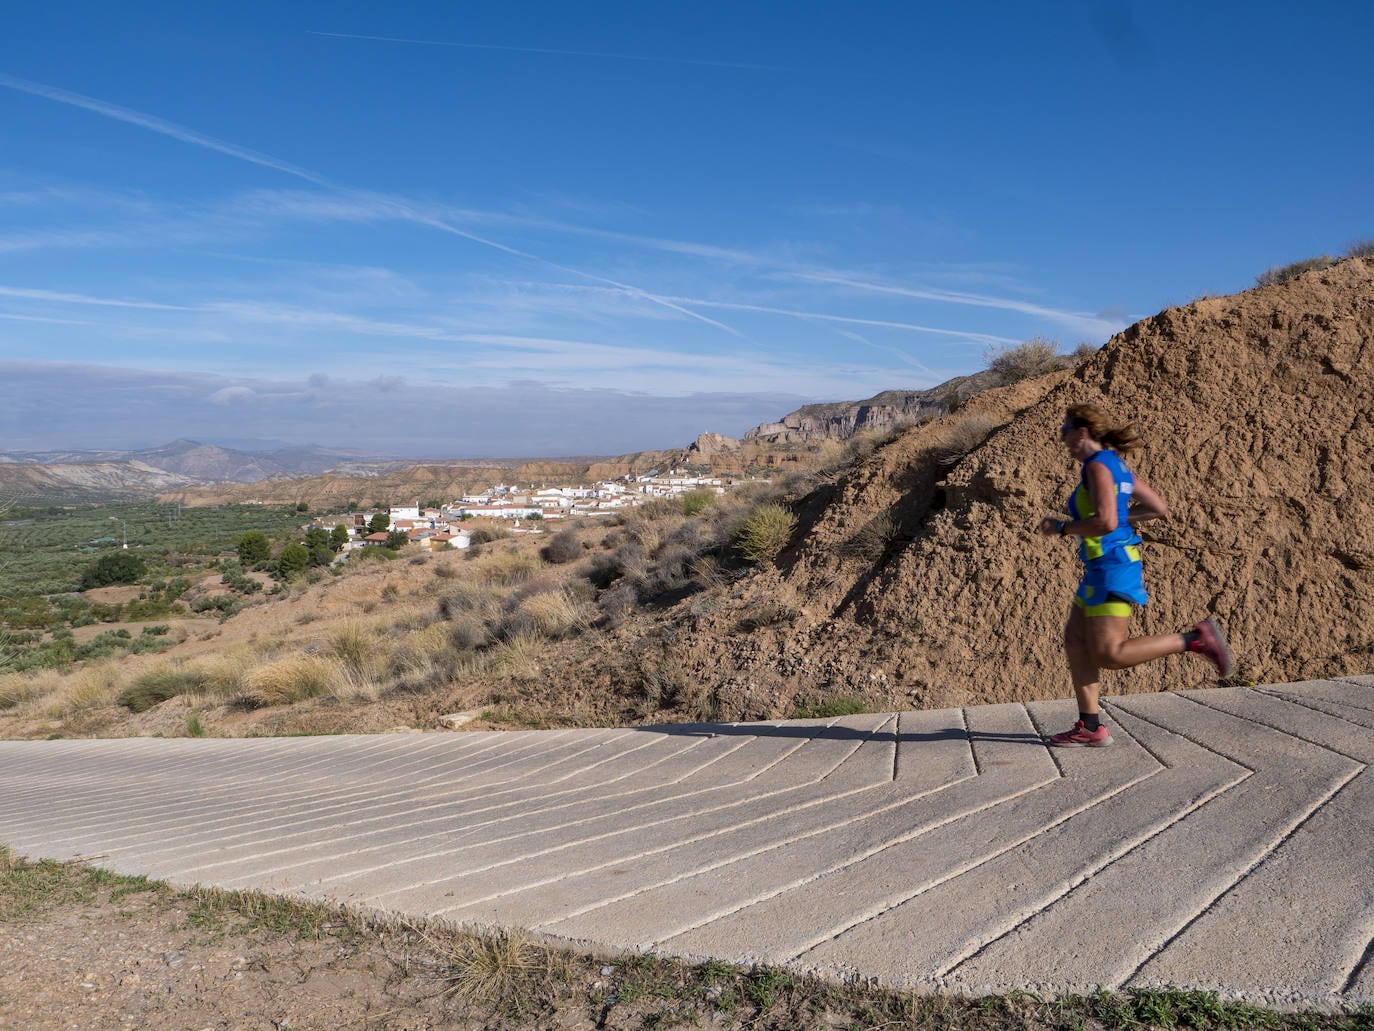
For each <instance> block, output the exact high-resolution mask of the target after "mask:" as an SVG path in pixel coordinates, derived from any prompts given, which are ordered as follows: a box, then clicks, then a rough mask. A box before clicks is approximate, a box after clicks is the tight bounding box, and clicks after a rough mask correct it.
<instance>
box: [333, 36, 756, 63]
mask: <svg viewBox="0 0 1374 1031" xmlns="http://www.w3.org/2000/svg"><path fill="white" fill-rule="evenodd" d="M310 35H312V36H327V37H329V38H331V39H358V40H367V41H370V42H375V43H405V44H410V45H412V46H425V47H455V48H459V49H462V50H503V51H506V52H508V53H514V54H548V55H553V56H557V57H596V58H605V59H609V60H614V61H643V62H648V63H651V64H687V65H697V66H704V67H708V68H742V69H746V70H749V71H770V72H771V71H781V69H779V68H776V67H774V66H773V65H766V64H750V63H748V62H744V61H713V60H709V59H706V58H692V57H663V56H656V55H652V54H613V53H605V52H602V51H597V50H555V49H552V48H550V47H514V46H501V45H498V44H495V43H456V42H452V41H449V40H441V39H405V38H400V37H397V36H363V35H357V34H355V33H351V32H315V31H311V33H310Z"/></svg>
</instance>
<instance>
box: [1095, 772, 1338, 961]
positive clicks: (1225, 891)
mask: <svg viewBox="0 0 1374 1031" xmlns="http://www.w3.org/2000/svg"><path fill="white" fill-rule="evenodd" d="M1361 772H1363V768H1361V769H1359V770H1352V771H1351V772H1350V773H1348V774H1347V775H1346V776H1345V777H1344V778H1343V779H1342V780H1341V781H1340V783H1338V784H1337V785H1336V786H1335V787H1334V788H1332V789H1331V790H1330V791H1328V792H1327V793H1326V794H1325V795H1323V796H1322V797H1321V798H1320V799H1318V800H1317V802H1316V803H1315V804H1314V805H1313V806H1312V807H1311V808H1310V809H1308V810H1307V812H1306V813H1304V814H1303V815H1302V817H1301V818H1300V819H1298V820H1297V821H1295V822H1294V824H1293V826H1292V827H1290V828H1288V830H1287V831H1286V832H1284V834H1283V835H1281V836H1280V837H1279V839H1278V840H1277V841H1275V842H1273V843H1272V844H1271V845H1270V846H1269V847H1268V848H1266V849H1265V850H1264V851H1263V852H1262V853H1261V854H1260V855H1259V856H1258V857H1257V858H1256V859H1255V861H1254V862H1253V863H1251V864H1250V865H1249V866H1248V867H1246V868H1245V869H1244V870H1242V871H1241V872H1240V874H1239V875H1238V876H1237V877H1235V878H1234V879H1233V880H1232V881H1231V883H1230V884H1228V885H1226V886H1225V887H1224V888H1222V889H1221V891H1219V892H1217V893H1216V895H1214V896H1213V897H1212V898H1211V899H1210V900H1209V901H1208V902H1207V904H1206V905H1204V906H1203V907H1202V908H1201V909H1199V910H1198V911H1197V912H1196V913H1194V914H1193V916H1192V917H1191V918H1189V919H1188V920H1186V921H1184V923H1183V924H1182V926H1180V927H1179V928H1178V930H1176V931H1175V932H1174V933H1173V934H1171V935H1170V936H1169V937H1168V938H1166V939H1165V940H1164V941H1163V942H1161V943H1160V944H1159V946H1158V947H1157V948H1155V949H1154V950H1153V951H1151V952H1150V954H1149V955H1147V956H1146V957H1145V958H1144V959H1142V960H1141V961H1140V962H1139V963H1138V964H1136V967H1135V969H1134V970H1132V971H1131V972H1130V973H1129V974H1127V975H1126V976H1125V977H1124V978H1122V979H1121V984H1123V985H1126V984H1130V983H1131V981H1133V980H1134V979H1135V978H1136V976H1137V975H1138V974H1139V973H1140V971H1141V970H1143V969H1144V968H1145V965H1146V964H1147V963H1149V962H1150V960H1152V959H1154V958H1155V957H1156V956H1158V955H1159V954H1160V953H1162V952H1163V951H1164V950H1165V949H1167V948H1168V947H1169V946H1170V945H1172V944H1173V943H1174V942H1176V941H1177V940H1178V939H1179V937H1180V936H1181V935H1183V934H1184V933H1185V932H1186V931H1187V930H1188V928H1190V927H1192V926H1193V925H1194V924H1195V923H1197V922H1198V921H1199V920H1201V919H1202V918H1203V917H1204V916H1206V915H1207V914H1208V913H1210V912H1211V911H1212V910H1213V909H1215V908H1216V907H1217V905H1218V903H1220V902H1221V900H1222V899H1224V898H1225V897H1226V896H1227V895H1229V894H1231V892H1233V891H1235V890H1236V889H1237V888H1238V887H1240V885H1242V884H1243V883H1245V881H1246V880H1248V879H1249V878H1250V876H1251V875H1252V874H1253V873H1254V872H1255V871H1256V870H1258V869H1259V868H1260V867H1261V866H1263V865H1264V864H1265V862H1266V861H1267V860H1268V859H1269V857H1270V856H1272V855H1273V854H1274V853H1275V852H1276V851H1278V850H1279V849H1280V848H1282V847H1283V845H1284V844H1285V843H1286V842H1287V841H1288V840H1289V839H1290V838H1292V837H1293V835H1295V834H1297V833H1298V831H1300V830H1302V828H1303V827H1304V826H1306V825H1307V823H1308V822H1309V821H1310V820H1311V819H1312V818H1313V817H1315V816H1316V815H1317V813H1319V812H1321V810H1322V808H1323V807H1324V806H1325V805H1326V804H1327V803H1328V802H1330V801H1331V800H1332V799H1333V798H1335V797H1336V796H1337V795H1339V794H1340V793H1341V792H1342V791H1344V790H1345V787H1346V785H1347V784H1349V783H1350V782H1351V781H1352V780H1354V779H1355V778H1356V777H1358V776H1359V775H1360V773H1361ZM1116 987H1119V985H1118V986H1116Z"/></svg>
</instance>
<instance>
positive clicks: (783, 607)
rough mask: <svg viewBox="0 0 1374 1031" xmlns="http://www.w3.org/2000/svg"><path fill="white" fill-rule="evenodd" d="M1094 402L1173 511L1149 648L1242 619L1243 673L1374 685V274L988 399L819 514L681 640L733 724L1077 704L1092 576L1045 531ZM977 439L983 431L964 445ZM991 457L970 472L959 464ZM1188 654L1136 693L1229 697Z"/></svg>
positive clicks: (931, 427)
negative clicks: (1070, 410) (851, 703)
mask: <svg viewBox="0 0 1374 1031" xmlns="http://www.w3.org/2000/svg"><path fill="white" fill-rule="evenodd" d="M1081 401H1091V402H1094V403H1098V404H1100V405H1102V406H1104V407H1105V408H1106V409H1107V410H1108V411H1109V412H1110V413H1112V414H1113V415H1114V416H1115V417H1117V418H1118V419H1134V420H1135V421H1136V422H1137V424H1138V426H1139V428H1140V430H1141V433H1142V435H1143V437H1144V441H1145V446H1144V449H1143V452H1137V453H1136V455H1135V456H1134V457H1133V459H1132V465H1133V467H1134V468H1135V470H1136V472H1137V474H1138V475H1139V476H1140V477H1141V478H1142V479H1144V480H1145V481H1146V482H1147V483H1149V484H1150V485H1151V486H1153V487H1154V488H1155V489H1156V490H1157V491H1158V492H1159V493H1161V494H1162V495H1163V496H1164V498H1165V499H1166V500H1167V501H1168V502H1169V504H1170V506H1171V508H1172V513H1171V516H1170V518H1169V519H1167V520H1165V521H1159V522H1152V523H1149V524H1147V525H1146V526H1144V527H1143V528H1142V536H1143V537H1144V538H1145V540H1146V548H1145V565H1146V581H1147V586H1148V587H1149V589H1150V592H1151V597H1152V600H1151V603H1150V605H1149V606H1148V608H1147V609H1146V610H1144V613H1143V615H1142V616H1140V617H1137V618H1136V619H1135V620H1134V621H1133V632H1134V633H1163V632H1168V631H1174V630H1178V629H1181V628H1184V627H1186V626H1188V625H1190V624H1191V623H1192V622H1194V621H1195V620H1196V619H1198V618H1199V617H1201V616H1202V615H1204V614H1207V613H1212V614H1214V615H1216V616H1217V617H1218V618H1219V619H1220V620H1221V621H1222V623H1223V624H1224V625H1225V626H1226V628H1227V630H1228V632H1229V634H1230V636H1231V641H1232V644H1233V646H1234V650H1235V652H1236V658H1237V662H1238V666H1239V668H1238V672H1237V677H1238V678H1241V679H1245V680H1251V681H1255V682H1268V681H1286V680H1300V679H1303V678H1310V677H1316V676H1325V675H1335V674H1341V673H1348V672H1368V671H1369V670H1370V669H1371V668H1374V502H1371V493H1372V492H1374V421H1372V414H1371V413H1374V261H1370V260H1362V259H1354V260H1349V261H1344V262H1341V263H1340V264H1338V265H1335V266H1333V267H1331V268H1328V269H1326V270H1323V271H1320V272H1312V273H1308V274H1306V275H1304V276H1302V277H1300V278H1298V279H1296V280H1293V281H1290V282H1288V283H1285V284H1282V285H1279V286H1273V287H1266V288H1262V289H1256V290H1251V291H1247V292H1245V293H1242V294H1237V295H1234V296H1231V297H1221V298H1211V299H1206V300H1202V301H1198V302H1196V303H1194V304H1191V305H1188V306H1186V307H1182V308H1172V309H1169V310H1167V311H1164V312H1162V313H1160V314H1159V315H1156V316H1154V317H1153V318H1150V319H1147V320H1145V321H1143V322H1140V323H1138V324H1136V325H1134V326H1132V327H1130V328H1129V329H1127V330H1126V331H1124V332H1123V333H1121V334H1119V335H1118V336H1116V337H1114V338H1113V339H1112V340H1111V341H1109V342H1108V344H1107V345H1106V346H1105V347H1104V348H1103V349H1102V351H1101V352H1100V353H1099V354H1098V355H1096V356H1095V357H1094V358H1092V359H1090V360H1088V361H1087V362H1085V363H1083V364H1081V365H1079V366H1078V367H1077V368H1076V369H1075V370H1073V371H1072V372H1065V373H1059V374H1056V375H1054V376H1050V377H1043V378H1040V379H1037V380H1034V381H1029V382H1025V383H1021V384H1018V385H1016V386H1012V387H1007V388H1003V389H999V390H994V391H990V392H987V393H985V394H982V395H979V396H978V397H976V398H974V399H973V400H972V401H970V402H969V403H968V404H967V405H965V406H964V407H962V408H960V409H959V411H958V412H956V413H954V414H952V415H950V416H948V417H946V418H944V419H941V420H938V421H937V422H933V423H929V424H926V425H924V426H920V427H917V428H915V429H912V430H910V431H908V432H906V433H905V434H903V435H902V436H900V437H898V438H897V439H896V440H894V441H893V442H892V443H890V444H888V445H887V446H885V447H883V448H882V449H880V450H879V451H878V452H877V453H876V454H874V455H873V456H872V457H871V458H870V459H869V460H868V461H866V462H865V463H863V464H861V465H859V466H857V467H855V468H854V469H853V470H851V471H850V472H849V473H848V474H847V475H846V476H845V477H844V478H843V479H842V480H840V481H839V482H838V483H836V484H832V485H829V486H826V487H823V488H822V489H820V490H818V491H817V492H816V493H814V494H813V495H812V496H810V497H809V498H807V499H805V500H804V501H803V502H802V503H801V504H800V505H799V508H798V511H799V515H800V517H801V527H800V529H799V533H798V536H797V538H796V543H795V544H794V545H793V547H792V548H790V549H788V550H787V551H785V552H784V553H783V555H782V556H781V557H780V559H779V565H778V568H777V569H776V570H774V571H771V572H769V573H765V574H762V575H757V576H755V577H753V578H751V579H750V580H749V581H748V582H747V583H746V584H745V585H744V587H743V589H742V590H740V591H738V592H736V594H735V596H734V597H732V598H729V599H728V600H726V601H725V602H723V603H722V604H720V605H718V606H717V607H716V608H714V609H712V610H711V611H708V612H705V613H704V614H699V615H697V616H696V617H695V618H694V620H693V622H692V625H691V626H690V629H689V630H688V631H687V632H685V633H681V634H678V635H676V637H675V638H674V640H673V641H672V642H671V643H670V644H668V645H667V646H666V647H667V655H666V658H667V659H669V660H670V661H673V662H676V663H680V664H681V665H682V666H683V667H684V668H685V669H686V670H688V671H689V673H690V674H691V676H692V677H694V678H699V679H700V681H702V682H704V683H707V684H710V685H711V686H712V688H713V689H714V690H715V692H716V695H717V698H718V703H719V712H720V715H721V716H723V717H732V716H733V717H742V716H755V717H757V716H766V715H775V714H779V713H784V712H788V711H790V710H791V708H792V707H793V706H794V705H795V703H796V702H797V701H798V700H800V701H807V700H818V699H821V698H825V697H828V696H834V695H838V694H862V695H864V696H866V697H867V698H868V699H870V701H873V702H877V701H880V700H881V701H883V702H884V703H885V704H890V705H900V706H917V707H936V706H945V705H959V704H965V703H982V702H998V701H1008V700H1013V699H1017V700H1021V699H1032V698H1046V697H1061V696H1064V695H1067V694H1068V693H1069V687H1068V679H1067V675H1066V671H1065V669H1064V666H1063V660H1062V658H1061V651H1060V644H1059V635H1060V629H1061V627H1062V624H1063V620H1064V617H1065V615H1066V613H1067V610H1068V599H1069V597H1070V595H1071V593H1072V590H1073V587H1074V585H1075V583H1076V581H1077V577H1078V573H1079V568H1078V563H1077V559H1076V556H1075V554H1074V551H1073V545H1072V543H1071V542H1068V541H1061V540H1058V539H1055V538H1042V537H1039V536H1037V535H1036V534H1035V532H1034V528H1035V525H1036V523H1037V522H1038V520H1039V519H1040V518H1041V517H1042V516H1044V515H1047V514H1051V513H1055V512H1058V511H1060V510H1061V509H1062V506H1063V504H1064V500H1065V498H1066V496H1067V494H1068V492H1069V491H1070V490H1071V489H1072V487H1073V485H1074V483H1075V481H1076V479H1077V475H1078V473H1077V468H1076V465H1075V463H1074V462H1073V461H1072V460H1071V459H1070V458H1069V457H1068V456H1067V455H1066V453H1065V452H1064V450H1063V448H1062V447H1061V445H1060V444H1059V442H1058V439H1057V429H1058V427H1059V425H1060V423H1061V421H1062V417H1063V413H1064V409H1065V408H1066V407H1067V406H1068V405H1070V404H1074V403H1077V402H1081ZM961 438H963V439H962V440H961ZM970 441H972V442H973V446H972V449H971V450H969V451H968V452H967V454H965V455H964V456H963V457H962V458H960V457H958V453H959V452H960V451H963V450H964V449H965V448H967V447H969V442H970ZM1209 669H1210V667H1208V666H1207V665H1206V664H1204V663H1202V662H1200V661H1198V660H1197V659H1194V658H1185V657H1175V658H1170V659H1167V660H1165V661H1163V662H1156V663H1151V664H1149V665H1147V666H1144V667H1140V668H1138V669H1136V670H1130V671H1124V672H1118V673H1107V674H1105V675H1104V676H1105V680H1104V683H1105V685H1106V687H1107V689H1108V690H1109V691H1112V692H1133V691H1155V690H1161V689H1182V688H1188V687H1198V686H1210V685H1211V684H1213V683H1214V680H1213V679H1212V678H1211V677H1209Z"/></svg>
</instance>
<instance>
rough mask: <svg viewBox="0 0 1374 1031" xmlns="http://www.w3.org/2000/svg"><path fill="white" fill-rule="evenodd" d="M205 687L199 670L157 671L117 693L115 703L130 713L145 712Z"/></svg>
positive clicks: (203, 677) (145, 675)
mask: <svg viewBox="0 0 1374 1031" xmlns="http://www.w3.org/2000/svg"><path fill="white" fill-rule="evenodd" d="M205 686H206V679H205V674H204V673H202V672H201V671H200V670H194V669H159V670H154V671H153V672H151V673H145V674H144V675H143V676H141V677H139V678H138V679H137V680H135V681H134V682H133V683H132V684H130V685H129V686H128V687H126V688H125V689H124V690H123V691H121V692H120V693H119V697H118V698H116V699H115V702H116V703H118V704H119V705H122V706H124V707H125V708H126V709H128V710H129V711H130V712H147V711H148V710H149V709H151V708H152V707H153V706H154V705H158V704H159V703H161V702H165V701H167V700H168V699H169V698H175V697H177V695H183V694H190V693H191V692H193V691H199V690H201V689H203V688H204V687H205Z"/></svg>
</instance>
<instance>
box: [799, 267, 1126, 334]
mask: <svg viewBox="0 0 1374 1031" xmlns="http://www.w3.org/2000/svg"><path fill="white" fill-rule="evenodd" d="M798 276H799V278H801V279H803V280H809V281H812V282H817V283H827V284H830V285H833V286H842V287H846V288H849V289H854V290H860V291H867V292H870V293H879V294H888V295H891V296H896V297H910V298H913V299H918V300H924V301H938V302H940V303H943V304H960V305H969V306H972V307H975V308H996V309H1001V310H1005V311H1015V312H1020V313H1021V314H1023V315H1034V316H1036V317H1038V318H1044V319H1049V320H1050V321H1052V322H1057V323H1059V324H1061V325H1064V326H1068V327H1070V328H1073V329H1075V330H1077V331H1079V332H1082V333H1088V334H1093V335H1098V336H1110V335H1111V334H1113V333H1115V332H1117V331H1118V330H1120V329H1121V328H1123V325H1124V324H1120V323H1116V322H1111V321H1108V320H1105V319H1102V318H1099V317H1098V316H1096V315H1093V314H1090V313H1088V312H1077V311H1061V310H1059V309H1057V308H1047V307H1045V306H1043V305H1039V304H1032V303H1030V302H1029V301H1023V300H1020V299H1019V298H1007V297H989V296H987V295H986V294H972V293H963V292H961V291H957V290H933V289H928V288H924V287H906V286H893V285H890V284H887V283H874V282H866V281H864V280H859V279H853V278H851V277H849V276H844V275H836V274H834V273H823V272H802V273H798Z"/></svg>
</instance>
